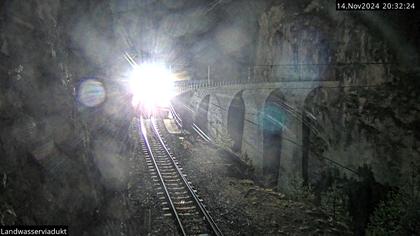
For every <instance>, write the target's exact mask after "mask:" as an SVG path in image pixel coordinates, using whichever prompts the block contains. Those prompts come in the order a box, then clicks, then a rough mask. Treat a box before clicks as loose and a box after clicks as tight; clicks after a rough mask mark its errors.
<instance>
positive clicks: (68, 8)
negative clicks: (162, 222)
mask: <svg viewBox="0 0 420 236" xmlns="http://www.w3.org/2000/svg"><path fill="white" fill-rule="evenodd" d="M93 3H94V1H83V2H74V1H49V0H47V1H30V2H27V1H2V3H0V61H1V65H0V76H1V80H0V127H1V128H0V130H1V134H0V135H1V136H0V179H1V180H2V181H1V186H0V219H1V222H0V224H2V225H3V224H6V225H10V224H24V225H26V224H28V225H33V224H64V225H69V224H70V228H71V232H72V234H75V235H82V233H83V232H87V231H89V227H91V226H92V221H93V220H95V218H96V215H97V213H98V210H99V208H100V206H101V203H102V202H103V201H104V194H105V193H106V192H107V191H110V190H112V191H115V190H120V189H121V188H122V186H123V185H124V175H123V174H121V173H124V171H123V170H124V168H125V167H124V161H123V160H122V159H121V158H120V157H119V155H121V152H123V151H122V150H124V149H126V148H125V145H126V143H125V141H126V140H123V139H122V138H124V137H125V134H124V133H121V132H120V133H115V132H116V130H120V128H122V129H123V128H124V127H125V126H127V127H128V123H127V122H126V121H127V120H128V119H129V117H130V115H129V114H128V110H127V109H125V107H124V106H123V105H121V104H124V103H126V101H125V100H126V99H124V98H123V97H121V96H119V97H120V98H116V97H118V96H115V97H113V96H110V94H114V95H115V94H117V93H116V91H115V90H118V88H115V86H112V85H114V84H115V83H114V84H113V82H112V80H110V79H109V78H108V77H107V71H106V70H105V69H104V68H106V66H104V64H106V63H107V62H108V60H109V58H110V57H109V55H107V53H108V52H112V48H113V45H112V44H110V43H108V41H107V40H110V39H111V37H112V31H109V29H112V27H109V24H110V23H111V22H112V19H111V18H110V17H109V10H110V8H109V5H107V3H106V2H103V3H101V4H93ZM107 10H108V11H107ZM87 23H89V24H87ZM101 43H102V44H101ZM107 43H108V44H107ZM98 44H99V45H98ZM105 46H107V47H105ZM104 48H107V49H108V50H104ZM99 72H100V73H99ZM89 76H94V78H95V80H96V81H98V82H97V84H99V87H102V88H103V90H98V88H95V87H94V88H93V91H92V88H90V89H91V90H89V89H88V90H87V91H85V92H81V90H80V87H81V86H82V84H83V81H85V80H86V79H87V77H89ZM95 89H96V90H95ZM82 93H86V94H84V95H86V96H84V97H85V98H86V99H88V100H86V99H81V97H83V96H81V95H83V94H82ZM98 93H102V94H98ZM122 100H124V102H122ZM87 101H89V102H87ZM117 108H118V109H117ZM117 110H118V111H117ZM122 110H123V111H124V112H121V111H122ZM116 114H119V115H118V116H117V115H116ZM110 148H111V149H112V151H109V150H108V149H110ZM107 150H108V151H107ZM110 163H111V164H110ZM110 165H111V166H112V168H110Z"/></svg>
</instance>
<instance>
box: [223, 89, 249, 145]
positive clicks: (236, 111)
mask: <svg viewBox="0 0 420 236" xmlns="http://www.w3.org/2000/svg"><path fill="white" fill-rule="evenodd" d="M244 120H245V104H244V100H243V98H242V91H241V92H239V93H237V94H236V95H235V97H234V98H233V100H232V102H231V104H230V106H229V110H228V126H227V127H228V132H229V135H230V137H231V138H232V141H233V145H232V150H233V151H234V152H240V151H241V149H242V137H243V133H244Z"/></svg>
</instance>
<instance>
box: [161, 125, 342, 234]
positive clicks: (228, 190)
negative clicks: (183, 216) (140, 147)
mask: <svg viewBox="0 0 420 236" xmlns="http://www.w3.org/2000/svg"><path fill="white" fill-rule="evenodd" d="M165 138H166V140H167V141H168V142H169V144H170V145H171V147H172V150H173V152H174V153H175V155H176V156H177V157H178V159H179V161H180V163H181V165H182V167H183V169H184V173H185V174H187V176H188V179H189V180H190V181H191V182H192V184H193V185H194V186H195V188H196V189H197V190H198V193H199V195H200V197H201V198H203V200H204V203H205V204H207V206H208V209H209V210H210V213H211V215H212V216H213V218H214V220H215V222H216V223H217V224H218V226H219V227H220V228H221V230H222V232H223V233H224V234H225V235H339V234H340V235H350V233H349V232H350V231H349V227H348V226H347V225H346V224H337V223H336V222H334V221H333V220H332V218H331V216H328V215H327V214H325V213H324V212H323V211H322V210H321V209H319V208H318V207H316V206H315V205H313V204H312V203H308V202H299V201H295V200H292V199H290V198H288V197H287V196H285V195H284V194H282V193H279V192H276V191H273V190H272V189H267V188H263V187H261V186H258V185H257V184H256V183H255V182H254V181H253V180H252V176H248V174H247V172H246V171H242V170H243V167H242V166H238V161H237V160H235V159H232V157H231V156H229V155H226V152H224V151H222V150H220V149H219V148H217V147H215V146H213V145H209V144H208V143H205V142H204V141H202V140H200V139H199V138H197V137H193V135H191V134H188V133H185V132H184V134H182V135H171V134H169V133H167V132H166V133H165Z"/></svg>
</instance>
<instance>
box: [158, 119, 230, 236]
mask: <svg viewBox="0 0 420 236" xmlns="http://www.w3.org/2000/svg"><path fill="white" fill-rule="evenodd" d="M151 121H152V127H153V130H154V132H155V134H156V137H157V138H158V140H159V142H160V144H161V145H162V147H163V149H164V150H165V152H166V154H167V155H168V156H169V157H170V160H171V161H172V163H173V165H174V166H175V169H176V170H177V172H178V174H179V175H180V176H181V179H182V181H183V183H184V184H185V186H186V187H187V189H188V192H189V193H190V195H191V196H192V197H193V199H194V201H195V203H196V204H197V206H198V207H199V209H200V211H201V213H202V214H203V215H204V217H205V219H206V221H207V222H208V224H209V225H210V227H211V229H212V231H213V233H214V234H215V235H217V236H222V235H223V233H222V232H221V230H220V229H219V227H218V226H217V225H216V223H215V222H214V220H213V218H212V217H211V216H210V214H209V213H208V212H207V210H206V209H205V207H204V205H203V204H202V203H201V202H200V199H199V198H198V196H197V195H196V194H195V192H194V190H193V189H192V187H191V185H190V184H189V183H188V180H187V179H186V178H185V176H184V174H183V173H182V172H181V169H180V168H179V167H178V164H177V162H176V161H175V159H174V157H173V155H172V154H171V153H170V152H169V149H168V148H167V147H166V145H165V143H164V141H163V139H162V137H161V135H160V133H159V130H158V128H157V125H156V121H155V119H154V118H153V117H152V118H151Z"/></svg>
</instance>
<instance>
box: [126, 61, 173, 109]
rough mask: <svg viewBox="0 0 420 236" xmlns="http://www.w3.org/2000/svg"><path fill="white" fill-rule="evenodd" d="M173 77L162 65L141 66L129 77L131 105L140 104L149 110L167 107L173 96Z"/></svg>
mask: <svg viewBox="0 0 420 236" xmlns="http://www.w3.org/2000/svg"><path fill="white" fill-rule="evenodd" d="M173 82H174V76H173V75H172V73H171V72H170V71H169V70H167V69H166V68H165V67H164V66H163V65H159V64H149V63H147V64H141V65H139V66H136V67H135V68H134V69H133V71H132V72H131V75H130V89H131V93H132V94H133V100H132V104H133V106H138V105H139V104H142V105H143V106H144V108H146V109H148V110H151V109H153V108H156V107H168V106H169V102H170V100H171V99H172V97H173V96H174V89H173Z"/></svg>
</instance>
